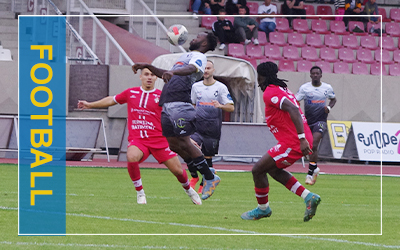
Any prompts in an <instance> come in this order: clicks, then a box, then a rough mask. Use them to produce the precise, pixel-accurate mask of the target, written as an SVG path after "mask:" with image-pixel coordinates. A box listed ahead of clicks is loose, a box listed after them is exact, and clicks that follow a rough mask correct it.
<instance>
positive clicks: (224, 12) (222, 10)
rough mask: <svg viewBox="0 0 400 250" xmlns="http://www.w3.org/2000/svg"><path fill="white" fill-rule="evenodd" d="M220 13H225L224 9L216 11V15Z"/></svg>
mask: <svg viewBox="0 0 400 250" xmlns="http://www.w3.org/2000/svg"><path fill="white" fill-rule="evenodd" d="M221 12H224V13H226V10H225V9H220V10H219V11H218V14H219V13H221Z"/></svg>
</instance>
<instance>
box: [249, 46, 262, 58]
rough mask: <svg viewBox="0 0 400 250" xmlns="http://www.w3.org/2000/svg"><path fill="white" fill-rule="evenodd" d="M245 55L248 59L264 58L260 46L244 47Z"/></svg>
mask: <svg viewBox="0 0 400 250" xmlns="http://www.w3.org/2000/svg"><path fill="white" fill-rule="evenodd" d="M246 55H247V56H248V57H250V58H255V59H261V58H263V57H264V54H263V52H262V46H260V45H253V44H249V45H247V46H246Z"/></svg>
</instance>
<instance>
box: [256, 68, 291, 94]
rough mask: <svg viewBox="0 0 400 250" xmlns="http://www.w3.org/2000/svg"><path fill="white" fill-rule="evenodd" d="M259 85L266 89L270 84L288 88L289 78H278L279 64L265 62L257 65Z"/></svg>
mask: <svg viewBox="0 0 400 250" xmlns="http://www.w3.org/2000/svg"><path fill="white" fill-rule="evenodd" d="M257 80H258V86H260V88H261V90H262V91H264V90H265V89H266V88H267V87H268V85H270V84H273V85H277V86H281V87H283V88H286V87H287V85H286V83H285V82H287V80H284V79H279V78H278V65H276V64H275V63H273V62H264V63H261V64H259V65H258V66H257Z"/></svg>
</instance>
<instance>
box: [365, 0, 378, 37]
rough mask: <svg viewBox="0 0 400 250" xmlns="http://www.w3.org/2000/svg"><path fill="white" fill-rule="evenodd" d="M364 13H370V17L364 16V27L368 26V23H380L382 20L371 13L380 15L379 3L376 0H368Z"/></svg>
mask: <svg viewBox="0 0 400 250" xmlns="http://www.w3.org/2000/svg"><path fill="white" fill-rule="evenodd" d="M362 14H364V15H368V17H363V22H364V27H367V23H372V24H375V23H379V22H380V18H379V17H376V16H371V15H379V12H378V4H377V3H376V0H368V2H367V3H366V4H365V7H364V11H363V12H362ZM367 32H368V31H367Z"/></svg>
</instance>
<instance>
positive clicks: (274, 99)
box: [271, 96, 279, 104]
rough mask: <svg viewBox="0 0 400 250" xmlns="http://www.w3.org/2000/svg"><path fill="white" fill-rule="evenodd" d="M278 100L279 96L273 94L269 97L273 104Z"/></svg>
mask: <svg viewBox="0 0 400 250" xmlns="http://www.w3.org/2000/svg"><path fill="white" fill-rule="evenodd" d="M278 101H279V98H278V97H277V96H274V97H272V98H271V102H272V103H273V104H277V103H278Z"/></svg>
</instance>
